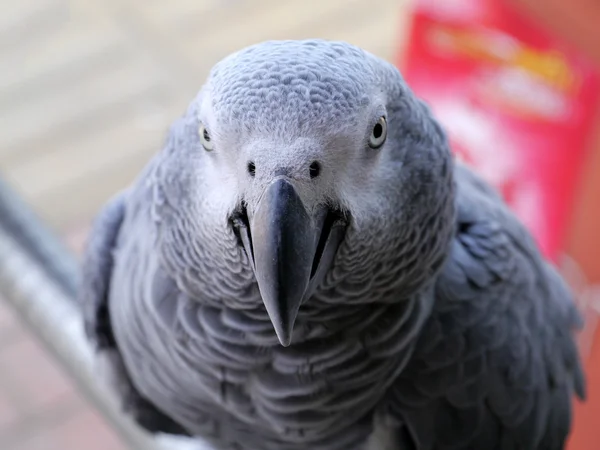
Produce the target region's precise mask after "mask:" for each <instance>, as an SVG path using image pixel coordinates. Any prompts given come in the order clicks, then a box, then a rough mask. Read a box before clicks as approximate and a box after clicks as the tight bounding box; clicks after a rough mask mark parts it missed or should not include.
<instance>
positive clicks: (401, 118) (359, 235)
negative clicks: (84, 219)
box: [81, 40, 585, 450]
mask: <svg viewBox="0 0 600 450" xmlns="http://www.w3.org/2000/svg"><path fill="white" fill-rule="evenodd" d="M380 117H385V118H386V124H387V139H385V141H384V143H383V144H382V145H381V146H380V148H377V149H375V148H373V146H371V145H370V144H369V142H370V140H369V139H370V137H369V136H370V133H372V131H371V130H373V129H374V128H373V127H374V124H376V123H378V122H377V119H378V118H380ZM199 130H200V131H199ZM202 130H206V133H208V134H206V135H205V134H203V133H204V132H203V131H202ZM206 136H209V137H210V148H209V147H207V142H206V141H203V139H207V138H206ZM314 162H317V163H318V168H319V172H318V176H313V175H314V173H313V172H312V169H311V171H309V166H310V167H313V166H312V165H311V164H312V163H314ZM250 167H251V169H250ZM280 179H281V180H287V181H286V183H287V182H289V183H292V185H293V189H294V193H295V194H294V195H297V198H298V200H294V201H295V202H300V203H301V204H302V205H304V206H303V208H304V213H305V214H306V215H307V217H311V218H312V219H311V220H314V221H317V220H318V217H321V216H319V215H318V214H319V211H322V210H323V208H327V210H328V211H330V210H334V211H336V214H337V215H336V216H335V217H337V219H336V220H337V222H335V224H334V225H332V226H331V230H332V231H330V234H329V236H330V238H331V237H332V236H333V238H336V239H337V238H338V237H339V238H340V239H341V240H340V243H339V246H338V247H333V246H331V245H330V244H329V243H327V242H325V244H324V247H323V248H324V250H323V255H322V256H321V259H320V262H319V263H318V265H315V267H313V269H312V272H314V273H316V274H317V275H314V278H311V281H310V283H309V284H308V288H307V291H306V292H309V295H307V296H306V298H303V300H302V303H301V305H300V307H299V309H298V312H297V315H296V316H295V317H294V319H295V323H294V325H293V329H292V334H291V345H290V346H289V347H284V346H282V345H281V344H280V337H278V335H276V334H275V332H274V329H273V324H272V320H273V318H272V317H271V314H272V313H271V312H267V309H265V304H264V303H263V302H266V301H267V300H265V298H264V293H263V290H261V289H263V288H264V286H262V288H261V286H259V283H258V281H257V276H256V275H255V273H256V271H257V270H259V265H260V264H262V262H261V261H257V258H260V254H258V253H256V252H255V251H254V250H255V248H254V247H253V246H254V245H256V242H255V239H259V238H260V236H259V235H260V232H261V230H258V233H257V229H256V227H255V225H254V222H253V220H254V219H253V217H258V212H257V211H259V208H260V205H262V204H263V203H264V200H263V198H264V195H263V194H264V192H266V190H268V189H269V186H273V183H274V181H273V180H280ZM290 201H291V200H290ZM299 217H300V216H299ZM257 220H258V219H257ZM315 223H316V222H315ZM336 227H337V228H336ZM301 231H302V230H300V229H298V231H297V232H298V233H300V232H301ZM336 233H338V234H336ZM339 233H341V234H339ZM298 236H300V234H298ZM333 238H331V239H333ZM298 239H299V238H298ZM315 242H316V241H315ZM328 242H329V241H328ZM277 245H280V244H277ZM291 245H294V244H291ZM315 245H317V244H315ZM319 245H320V243H319ZM299 251H301V252H304V251H305V249H299ZM315 258H316V257H315ZM328 258H329V259H328ZM298 261H299V260H298ZM298 264H300V263H298ZM321 265H327V269H326V270H324V271H321ZM261 267H262V266H261ZM312 272H311V277H313V275H312ZM84 275H85V276H84V285H83V287H82V294H81V299H82V302H83V308H84V310H85V315H86V323H87V328H88V331H89V335H90V338H92V339H93V340H94V341H96V342H99V343H100V345H99V351H100V352H111V355H113V356H115V359H114V360H113V362H114V366H115V367H116V368H118V369H119V370H118V373H119V376H120V379H121V383H120V385H121V387H120V388H119V389H120V390H119V392H120V395H122V397H123V403H124V407H125V408H126V409H127V410H128V411H130V412H131V413H132V414H133V416H134V417H136V418H137V419H138V421H139V422H140V423H142V425H143V426H145V428H146V429H148V430H150V431H152V432H159V431H167V432H172V433H181V434H185V433H189V434H191V435H196V436H199V437H202V438H205V439H209V440H210V441H212V442H213V444H214V445H215V447H216V448H217V449H222V450H227V449H239V450H255V449H261V450H275V449H276V450H300V449H307V448H310V449H317V450H338V449H339V450H342V449H344V450H386V449H394V450H408V449H418V450H441V449H478V450H480V449H484V448H485V449H505V450H517V449H528V450H529V449H531V450H542V449H548V448H556V449H560V448H562V447H563V443H564V441H565V438H566V435H567V433H568V431H569V430H570V426H571V412H570V401H571V399H572V398H573V396H574V395H579V396H580V397H583V396H584V393H585V379H584V374H583V371H582V368H581V365H580V361H579V356H578V353H577V348H576V345H575V343H574V338H573V334H574V332H575V330H576V329H578V328H579V327H580V326H581V318H580V317H579V314H578V312H577V310H576V309H575V307H574V304H573V300H572V298H571V294H570V292H569V290H568V288H567V286H566V285H565V283H564V282H563V280H562V279H561V278H560V276H559V274H558V273H557V272H556V270H555V269H554V268H553V267H552V266H551V265H550V264H549V263H547V262H546V261H544V259H543V258H542V257H541V255H540V253H539V251H538V249H537V247H536V245H535V242H534V241H533V239H532V238H531V236H530V235H529V234H528V232H527V231H526V230H525V229H524V227H523V226H522V225H521V224H520V223H519V222H518V220H517V219H516V218H515V217H514V215H513V214H512V213H511V212H510V211H509V210H508V208H507V207H506V205H505V204H504V203H503V202H502V200H501V198H500V196H499V195H498V194H497V193H496V192H495V191H494V190H493V189H492V188H491V187H490V186H488V185H487V184H486V183H485V182H484V181H483V180H481V179H480V178H479V177H478V176H476V175H475V174H474V173H473V172H472V171H471V170H470V169H468V168H467V167H465V166H463V165H461V164H458V163H455V162H454V161H453V158H452V156H451V153H450V150H449V147H448V143H447V140H446V137H445V134H444V132H443V130H442V128H441V127H440V126H439V124H438V123H437V122H436V121H435V119H434V118H433V116H432V115H431V113H430V111H429V109H428V108H427V106H426V105H425V104H424V103H423V102H421V101H420V100H418V99H417V98H416V97H415V96H414V94H413V93H412V92H411V91H410V89H409V88H408V86H406V84H405V83H404V81H403V79H402V77H401V75H400V73H399V72H398V70H397V69H396V68H395V67H393V66H392V65H391V64H389V63H386V62H384V61H382V60H380V59H378V58H376V57H375V56H373V55H371V54H369V53H367V52H364V51H362V50H360V49H358V48H356V47H353V46H351V45H348V44H344V43H338V42H328V41H321V40H311V41H280V42H275V41H274V42H267V43H262V44H258V45H255V46H252V47H249V48H247V49H244V50H241V51H240V52H237V53H235V54H233V55H231V56H229V57H228V58H225V59H224V60H223V61H221V62H220V63H219V64H217V65H216V66H215V68H214V69H213V71H212V72H211V75H210V76H209V79H208V80H207V83H206V84H205V86H204V87H203V88H202V90H201V91H200V93H199V94H198V96H197V98H196V99H194V100H193V101H192V103H191V104H190V106H189V108H188V110H187V111H186V112H185V114H184V115H183V117H182V118H181V119H180V120H178V121H177V122H175V123H174V124H173V126H172V128H171V130H170V132H169V136H168V139H167V142H166V144H165V147H164V149H163V150H162V151H161V152H159V153H158V154H157V155H156V156H155V157H154V158H153V159H152V161H151V162H150V163H149V164H148V166H147V168H146V169H145V171H144V172H143V173H142V174H141V175H140V177H139V178H138V179H137V180H136V181H135V183H133V185H132V186H131V188H130V189H128V190H127V191H126V192H124V193H123V194H122V195H120V196H119V197H118V198H117V200H115V201H114V202H112V203H111V204H109V205H108V206H107V207H106V209H105V210H104V212H102V213H101V214H100V216H99V219H98V221H97V222H96V225H95V227H94V230H93V231H92V234H91V238H90V243H89V246H88V249H87V253H86V259H85V262H84ZM278 276H279V275H278ZM265 283H266V282H265ZM132 399H133V400H132Z"/></svg>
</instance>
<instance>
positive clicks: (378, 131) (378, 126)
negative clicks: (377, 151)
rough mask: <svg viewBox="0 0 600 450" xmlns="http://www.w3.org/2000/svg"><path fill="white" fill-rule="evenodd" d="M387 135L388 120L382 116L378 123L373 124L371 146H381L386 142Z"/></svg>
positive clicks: (370, 138)
mask: <svg viewBox="0 0 600 450" xmlns="http://www.w3.org/2000/svg"><path fill="white" fill-rule="evenodd" d="M386 137H387V120H386V118H385V116H381V117H380V118H379V119H378V120H377V123H375V125H374V126H373V130H372V131H371V136H370V137H369V147H371V148H379V147H381V146H382V145H383V143H384V142H385V138H386Z"/></svg>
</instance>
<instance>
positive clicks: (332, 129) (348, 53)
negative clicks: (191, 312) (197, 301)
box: [182, 40, 450, 346]
mask: <svg viewBox="0 0 600 450" xmlns="http://www.w3.org/2000/svg"><path fill="white" fill-rule="evenodd" d="M190 111H191V113H190V117H191V118H189V120H188V124H191V125H190V126H189V129H190V130H193V132H194V133H195V137H194V139H192V144H190V145H188V147H189V148H191V150H192V151H193V152H195V153H194V154H195V156H194V158H192V159H196V160H199V161H201V164H202V169H198V168H196V170H198V171H200V170H201V171H202V173H203V176H202V177H201V181H199V182H196V188H195V189H203V192H202V197H203V198H210V199H211V200H210V201H207V202H209V203H210V205H208V204H206V205H205V209H210V210H211V211H214V212H212V213H211V214H220V217H221V218H227V221H228V224H229V226H230V227H231V230H232V231H233V232H234V233H235V235H236V237H237V240H238V242H239V246H240V248H242V249H243V251H245V253H246V254H247V257H248V261H249V264H250V265H251V267H252V271H253V273H254V276H255V279H256V283H257V284H258V289H259V291H260V295H261V297H262V301H263V303H264V306H265V307H266V310H267V313H268V315H269V318H270V319H271V322H272V324H273V327H274V329H275V332H276V334H277V337H278V338H279V341H280V343H281V344H282V345H284V346H288V345H289V344H290V342H291V337H292V331H293V327H294V322H295V320H296V317H297V314H298V310H299V308H300V306H301V305H302V304H303V302H305V301H306V300H307V299H308V298H310V296H311V295H312V294H313V293H314V291H315V290H316V289H317V288H318V286H319V285H320V284H321V283H322V282H323V280H324V279H325V278H326V276H327V274H328V273H329V272H330V271H331V270H332V267H333V266H334V265H335V263H336V256H337V254H338V252H339V248H340V246H341V245H342V243H343V242H344V241H345V240H350V239H354V240H355V242H358V241H359V240H360V236H361V233H362V235H363V236H366V234H367V233H369V235H375V236H374V237H373V238H372V239H371V241H372V242H379V244H378V246H379V247H381V248H382V249H383V250H385V248H386V246H390V245H392V246H393V244H394V242H388V243H386V242H385V239H384V235H385V234H386V232H388V231H389V229H390V228H392V227H394V226H398V227H400V231H399V233H397V237H396V238H392V239H400V237H401V236H405V238H407V237H408V236H409V235H410V233H411V232H413V227H412V226H411V223H413V222H415V221H419V220H421V221H424V220H425V219H424V217H425V216H423V215H422V214H420V213H418V212H417V208H418V207H422V208H424V209H425V210H427V208H428V207H431V208H432V209H433V208H434V207H435V208H437V207H438V206H439V205H438V204H437V203H436V202H429V201H428V198H429V197H430V196H433V195H434V191H435V193H436V194H437V193H439V192H438V191H439V190H440V186H441V187H442V188H444V187H447V186H450V184H449V183H448V179H449V176H448V175H447V174H446V176H442V177H441V178H440V179H442V181H440V182H439V183H437V182H436V180H433V179H432V176H433V175H434V174H435V173H436V170H437V171H439V170H441V168H442V167H443V166H444V167H446V166H447V167H446V170H449V169H448V167H449V165H448V163H449V161H450V158H449V153H448V151H447V147H446V145H445V140H444V137H443V133H442V132H441V130H440V129H439V127H438V126H437V125H436V124H435V123H434V122H432V121H430V120H429V119H428V118H429V116H428V114H427V112H424V110H422V105H421V104H420V103H418V102H417V101H416V99H415V98H414V97H413V96H412V95H411V94H410V92H409V90H408V88H407V86H406V85H405V84H404V82H403V80H402V77H401V75H400V73H399V72H398V71H397V69H396V68H395V67H393V66H392V65H391V64H389V63H387V62H384V61H383V60H380V59H378V58H376V57H374V56H373V55H371V54H369V53H367V52H365V51H363V50H361V49H359V48H356V47H354V46H351V45H349V44H345V43H341V42H330V41H323V40H307V41H269V42H265V43H261V44H257V45H254V46H251V47H248V48H246V49H243V50H241V51H239V52H237V53H234V54H232V55H230V56H228V57H227V58H225V59H223V60H222V61H221V62H219V63H218V64H217V65H216V66H215V67H214V68H213V70H212V71H211V73H210V75H209V77H208V80H207V82H206V84H205V85H204V86H203V88H202V89H201V91H200V93H199V94H198V96H197V98H196V99H195V100H194V102H193V104H192V107H191V109H190ZM425 146H428V147H431V148H432V149H433V150H431V151H427V152H422V151H420V148H421V147H425ZM411 151H414V154H410V152H411ZM440 155H441V156H440ZM193 164H194V163H192V162H191V161H190V160H188V162H187V164H186V165H187V167H185V168H183V167H182V171H187V170H190V169H189V167H190V166H191V167H193ZM419 177H420V179H417V178H419ZM194 179H196V181H197V178H194ZM423 183H425V184H423ZM427 183H429V187H428V186H427ZM198 186H201V188H200V187H198ZM423 186H425V188H423ZM191 192H194V190H193V189H191ZM419 202H424V205H421V206H419V205H418V203H419ZM411 214H412V215H411ZM407 218H408V219H407ZM402 227H404V228H402ZM413 234H414V232H413ZM358 243H359V244H360V242H358ZM373 245H375V244H373ZM433 247H435V245H434V246H432V248H433ZM376 250H377V249H376V248H373V251H376ZM427 251H428V250H427V249H426V248H424V249H423V253H424V255H425V256H427ZM425 259H426V260H427V258H425Z"/></svg>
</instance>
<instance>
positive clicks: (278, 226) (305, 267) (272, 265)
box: [234, 177, 345, 347]
mask: <svg viewBox="0 0 600 450" xmlns="http://www.w3.org/2000/svg"><path fill="white" fill-rule="evenodd" d="M247 219H248V218H247V217H246V220H247ZM246 223H247V222H246ZM234 224H235V225H236V226H237V228H238V230H239V231H241V233H240V237H241V241H242V243H243V245H244V248H245V249H246V253H247V254H248V256H249V258H250V259H251V260H252V261H253V265H254V273H255V277H256V281H257V283H258V288H259V291H260V294H261V297H262V299H263V302H264V304H265V307H266V309H267V313H268V315H269V318H270V319H271V322H272V323H273V327H274V329H275V333H276V334H277V337H278V339H279V342H280V343H281V345H283V346H285V347H287V346H289V345H290V343H291V340H292V332H293V328H294V323H295V321H296V317H297V315H298V310H299V309H300V305H301V304H302V302H303V300H304V299H306V298H308V297H310V296H311V295H312V293H313V292H314V290H315V289H316V287H317V286H318V284H319V283H320V282H321V280H322V279H323V277H324V275H325V273H326V272H327V271H328V269H329V267H330V266H331V264H332V262H333V258H334V256H335V252H336V251H337V248H338V245H339V243H340V242H341V240H342V238H343V236H344V231H345V226H342V225H343V223H342V221H341V220H338V217H337V216H336V215H334V214H333V213H332V212H331V211H330V210H329V209H328V208H326V207H322V208H321V209H320V210H319V211H318V213H317V214H316V217H311V216H310V215H309V213H308V212H307V211H306V208H305V207H304V205H303V204H302V200H301V199H300V197H299V196H298V193H297V192H296V189H295V188H294V186H293V184H292V183H291V181H290V180H288V179H287V178H283V177H279V178H276V179H275V180H274V181H273V182H272V183H271V184H270V185H269V186H267V188H266V190H265V192H264V193H263V196H262V197H261V199H260V201H259V203H258V205H257V208H256V210H255V212H254V214H253V215H252V217H251V218H250V224H249V225H250V229H249V230H248V229H247V225H246V224H244V223H242V221H238V222H237V223H235V222H234Z"/></svg>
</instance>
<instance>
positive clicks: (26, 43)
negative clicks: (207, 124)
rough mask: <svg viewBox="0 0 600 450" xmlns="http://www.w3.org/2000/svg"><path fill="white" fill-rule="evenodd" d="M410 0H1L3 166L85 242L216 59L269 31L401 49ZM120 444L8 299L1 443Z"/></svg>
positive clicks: (26, 447) (3, 311) (83, 447)
mask: <svg viewBox="0 0 600 450" xmlns="http://www.w3.org/2000/svg"><path fill="white" fill-rule="evenodd" d="M404 4H406V0H401V1H400V2H398V1H397V0H380V1H378V2H375V3H373V2H366V1H364V0H320V1H318V2H308V1H302V0H287V1H280V0H252V1H249V0H172V1H170V2H165V1H161V0H106V1H104V2H100V1H94V0H22V1H20V2H14V1H9V0H0V130H1V132H0V173H1V174H2V176H3V177H5V178H6V179H7V180H8V181H9V182H10V183H11V184H12V185H13V186H14V187H16V188H17V190H18V191H19V192H20V193H21V194H22V195H23V196H24V197H25V198H26V200H28V201H29V202H31V203H32V204H33V205H34V206H35V207H36V209H37V210H38V211H40V213H41V214H42V216H43V217H44V218H45V219H46V220H47V221H48V222H49V223H50V224H51V225H52V226H53V227H54V228H55V229H56V230H58V231H60V232H61V233H63V234H65V235H66V236H67V237H68V239H69V241H70V242H71V245H72V246H74V247H75V248H79V247H80V243H81V239H82V237H83V236H84V235H85V224H87V223H88V222H89V220H90V218H91V217H92V215H93V214H94V212H95V211H97V210H98V208H99V207H100V205H101V204H102V203H103V202H104V201H105V200H106V199H107V198H108V197H109V196H111V195H112V194H113V193H114V192H116V191H117V190H118V189H120V188H122V187H124V186H125V185H127V184H128V183H129V182H130V181H131V180H132V179H133V177H134V176H135V175H136V174H137V172H138V171H139V170H140V169H141V167H142V166H143V165H144V163H145V162H146V161H147V160H148V158H149V157H150V156H151V155H152V154H153V153H154V152H156V151H157V150H158V149H159V148H160V146H161V144H162V142H163V139H164V136H165V131H166V129H167V126H168V124H169V122H170V121H171V120H173V118H175V117H176V116H177V115H178V114H180V113H181V112H182V111H183V110H184V108H185V106H186V105H187V103H188V101H189V100H190V99H191V98H192V96H193V95H194V93H195V92H196V91H197V90H198V88H199V87H200V85H201V84H202V82H203V80H204V78H205V76H206V74H207V72H208V70H209V69H210V67H211V66H212V64H213V63H215V62H216V61H217V60H218V59H219V58H221V57H223V56H225V55H226V54H228V53H229V52H231V51H233V50H235V49H238V48H240V47H242V46H245V45H248V44H252V43H255V42H258V41H261V40H265V39H282V38H305V37H322V38H329V39H342V40H347V41H349V42H352V43H355V44H358V45H360V46H362V47H364V48H366V49H367V50H370V51H372V52H374V53H376V54H378V55H380V56H382V57H384V58H387V59H393V58H394V55H395V53H396V52H397V50H398V43H399V38H400V34H401V31H402V30H403V29H404V21H405V18H406V14H403V11H402V9H403V5H404ZM77 224H84V226H78V225H77ZM69 230H70V231H69ZM120 448H122V447H120V444H119V443H118V442H117V440H116V439H115V437H114V435H113V433H112V431H111V430H110V429H109V428H108V427H107V425H106V424H105V423H104V422H103V420H102V419H101V418H100V417H99V416H98V415H97V414H96V413H95V412H94V411H93V410H92V409H91V407H90V405H89V404H87V402H86V401H85V400H84V399H83V398H82V397H81V396H80V395H79V394H78V393H77V392H75V390H74V388H73V386H72V385H71V383H70V381H69V379H68V377H66V376H65V374H64V373H63V372H62V370H61V368H60V367H58V365H57V364H56V363H55V362H54V360H53V359H52V358H51V357H50V356H48V355H47V354H46V352H45V351H44V349H43V347H42V346H41V345H40V344H39V343H38V342H37V341H36V340H35V339H34V338H33V337H32V335H31V334H30V333H29V332H28V331H27V330H26V329H25V327H24V326H22V325H21V324H20V323H19V322H18V321H17V320H16V319H15V318H14V317H13V315H12V312H11V311H10V310H8V309H7V307H6V306H5V305H4V304H3V303H2V302H1V300H0V449H2V450H54V449H57V450H58V449H60V450H96V449H98V450H100V449H102V450H117V449H120Z"/></svg>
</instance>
